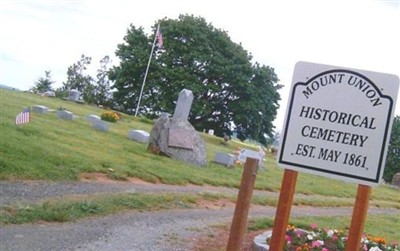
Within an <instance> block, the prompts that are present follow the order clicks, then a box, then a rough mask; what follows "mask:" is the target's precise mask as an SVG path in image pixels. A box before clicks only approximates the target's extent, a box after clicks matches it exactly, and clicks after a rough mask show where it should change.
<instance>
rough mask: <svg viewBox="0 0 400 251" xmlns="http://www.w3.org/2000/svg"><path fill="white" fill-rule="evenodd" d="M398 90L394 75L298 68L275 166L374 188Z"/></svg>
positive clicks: (322, 67) (317, 66) (302, 65)
mask: <svg viewBox="0 0 400 251" xmlns="http://www.w3.org/2000/svg"><path fill="white" fill-rule="evenodd" d="M398 89H399V78H398V77H397V76H395V75H390V74H384V73H377V72H370V71H365V70H355V69H349V68H343V67H336V66H329V65H321V64H313V63H307V62H299V63H297V64H296V66H295V69H294V74H293V81H292V89H291V93H290V96H289V103H288V107H287V111H286V119H285V124H284V128H283V134H282V135H283V137H282V143H281V149H280V152H279V157H278V163H279V164H280V165H282V167H284V168H288V169H292V170H296V171H303V172H308V173H314V174H318V175H322V176H326V177H331V178H336V179H340V180H345V181H351V182H355V183H358V184H364V185H368V186H376V185H378V184H379V182H380V181H381V178H382V173H383V170H384V167H385V159H386V151H387V145H388V142H389V139H390V132H391V127H392V121H393V116H394V108H395V105H396V99H397V94H398Z"/></svg>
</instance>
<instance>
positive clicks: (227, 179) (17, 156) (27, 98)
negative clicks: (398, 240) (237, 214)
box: [0, 89, 400, 228]
mask: <svg viewBox="0 0 400 251" xmlns="http://www.w3.org/2000/svg"><path fill="white" fill-rule="evenodd" d="M33 105H44V106H47V107H48V108H49V109H51V110H53V111H50V112H49V113H48V114H36V113H33V114H32V121H31V122H30V123H29V124H25V125H22V126H16V125H15V116H16V115H17V114H18V113H19V112H21V111H22V110H23V108H24V107H27V106H31V107H32V106H33ZM60 107H62V108H65V109H67V110H68V111H71V112H73V113H74V115H77V116H78V117H77V118H76V119H74V120H72V121H67V120H61V119H59V118H57V116H56V114H55V111H54V110H57V109H58V108H60ZM103 112H104V110H103V109H100V108H98V107H95V106H89V105H82V104H77V103H74V102H70V101H65V100H62V99H57V98H49V97H41V96H38V95H36V94H30V93H22V92H13V91H8V90H4V89H0V138H1V141H0V154H1V158H0V179H1V180H51V181H66V180H77V179H78V177H79V175H80V174H82V173H88V172H89V173H90V172H101V173H105V174H107V175H108V176H109V177H110V178H112V179H117V180H122V181H123V180H126V179H128V178H129V177H137V178H140V179H143V180H145V181H148V182H153V183H158V182H160V183H165V184H176V185H185V184H196V185H205V184H209V185H214V186H225V187H239V185H240V179H241V175H242V166H235V167H234V168H229V169H228V168H225V167H222V166H220V165H217V164H215V163H213V162H212V160H213V159H214V155H215V152H217V151H218V152H227V153H233V152H234V150H235V148H237V147H241V148H253V149H256V148H254V146H250V145H245V144H242V143H241V142H235V141H229V144H228V145H227V146H225V145H223V144H221V143H222V142H223V140H222V139H221V138H219V137H216V136H211V135H208V134H205V133H201V136H202V137H203V138H204V140H205V142H206V148H207V159H208V164H207V166H205V167H198V166H194V165H190V164H188V163H184V162H182V161H176V160H173V159H170V158H166V157H163V156H158V155H153V154H151V153H149V152H147V149H146V147H147V146H146V145H145V144H142V143H138V142H135V141H132V140H129V139H128V137H127V134H128V131H129V130H131V129H140V130H145V131H147V132H150V130H151V128H152V121H149V120H146V119H143V118H139V117H133V116H129V115H125V114H123V116H122V119H121V120H120V121H118V122H117V123H112V124H110V130H109V132H107V133H105V132H100V131H97V130H94V129H93V128H92V127H91V124H90V123H89V122H88V121H87V119H86V117H87V116H88V115H89V114H95V115H101V113H103ZM264 166H266V168H267V170H266V171H260V172H259V173H258V174H257V180H256V185H255V187H256V189H260V190H267V191H275V192H276V191H279V190H280V186H281V181H282V174H283V170H282V169H281V168H279V167H277V166H276V161H275V158H274V156H272V155H270V154H268V155H267V156H266V161H265V163H264ZM110 170H113V171H110ZM356 188H357V186H356V185H355V184H348V183H344V182H340V181H336V180H331V179H327V178H323V177H317V176H314V175H308V174H303V173H301V174H299V177H298V181H297V185H296V193H297V194H298V195H302V194H303V195H310V196H298V197H296V196H295V202H294V204H296V205H310V206H352V205H353V203H354V198H355V195H356V190H357V189H356ZM143 196H144V197H146V196H147V197H148V198H150V197H152V196H153V195H143ZM134 197H137V196H136V195H135V196H134ZM178 197H179V196H178ZM178 197H177V198H176V199H175V200H174V201H183V199H181V198H178ZM161 198H162V196H161ZM96 199H99V200H103V201H101V203H98V202H95V201H89V202H88V200H87V199H81V200H80V201H79V200H78V201H76V200H72V201H70V202H66V203H67V204H68V205H69V206H68V205H65V204H63V203H62V202H61V201H58V202H57V201H53V202H47V203H43V204H41V205H30V206H22V207H18V206H14V207H9V208H8V209H7V214H8V217H10V215H11V216H12V215H14V216H16V215H18V214H17V213H16V212H20V213H21V212H22V213H27V212H28V214H29V212H33V211H35V210H39V211H40V210H42V211H43V212H45V211H49V210H50V211H53V212H57V211H60V212H61V213H60V215H61V216H59V217H58V216H57V217H55V218H60V219H61V220H62V219H71V218H73V217H71V216H63V215H65V213H63V211H64V210H61V209H60V208H66V209H67V211H70V212H71V214H72V215H73V214H78V213H74V211H73V209H76V208H78V209H79V208H80V210H81V211H83V212H86V213H87V212H89V214H91V215H93V214H97V213H98V214H107V213H112V212H115V210H123V207H120V206H117V207H116V208H115V209H109V210H108V209H107V210H106V209H99V208H100V204H108V203H110V204H112V203H114V201H113V200H114V198H113V196H111V197H108V199H106V198H101V199H100V198H96ZM130 199H131V198H130V197H128V199H127V200H130ZM230 199H231V200H235V198H230ZM104 200H109V202H105V201H104ZM123 200H125V199H123ZM153 200H154V201H155V202H157V203H159V204H163V203H164V202H163V201H168V199H160V198H159V197H157V196H156V197H154V198H153ZM195 200H196V199H194V201H195ZM253 202H254V203H257V204H261V205H272V206H274V205H276V203H277V197H275V196H273V197H270V198H263V197H260V196H254V198H253ZM87 203H89V204H87ZM157 203H156V204H157ZM174 203H175V202H174ZM117 204H118V203H117ZM122 204H124V203H122ZM139 204H140V203H139ZM150 204H151V203H150ZM167 204H168V203H167ZM172 204H173V203H172ZM189 204H190V203H189ZM52 205H54V206H52ZM71 205H73V206H71ZM94 205H95V206H94ZM370 205H371V206H377V207H395V208H400V196H399V193H398V190H394V189H391V188H390V187H388V186H385V185H381V186H379V187H377V188H374V189H373V192H372V196H371V202H370ZM24 207H26V208H25V209H24ZM92 207H94V209H93V208H92ZM127 208H131V207H127ZM149 208H157V206H149ZM19 210H22V211H19ZM23 210H25V211H23ZM3 212H5V211H3ZM38 214H39V215H40V213H38ZM54 214H56V213H54ZM83 215H87V214H83ZM3 216H4V215H3ZM46 217H47V216H46ZM46 217H42V218H41V219H42V220H43V219H46ZM22 218H24V217H22V216H21V219H22ZM33 218H35V217H33ZM77 218H79V217H77ZM388 219H389V221H390V220H391V216H388ZM2 221H3V222H7V221H9V222H19V220H18V219H17V220H16V219H10V218H8V220H2ZM28 221H29V220H28ZM367 225H368V222H367ZM398 225H399V224H397V226H398ZM397 228H398V227H397Z"/></svg>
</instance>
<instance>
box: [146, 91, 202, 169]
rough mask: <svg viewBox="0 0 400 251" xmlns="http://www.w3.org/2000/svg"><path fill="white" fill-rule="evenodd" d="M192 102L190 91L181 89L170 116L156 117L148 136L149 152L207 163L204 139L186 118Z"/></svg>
mask: <svg viewBox="0 0 400 251" xmlns="http://www.w3.org/2000/svg"><path fill="white" fill-rule="evenodd" d="M192 102H193V93H192V91H190V90H186V89H183V90H182V91H181V92H180V93H179V97H178V101H177V103H176V107H175V112H174V114H173V116H172V118H170V117H169V116H161V117H160V118H159V119H157V121H156V122H155V123H154V126H153V128H152V130H151V132H150V136H149V144H148V150H149V151H150V152H152V153H154V154H160V155H166V156H169V157H171V158H173V159H179V160H183V161H186V162H189V163H192V164H195V165H200V166H204V165H206V164H207V155H206V148H205V143H204V140H203V138H202V137H201V136H200V134H199V133H198V132H197V131H196V130H195V129H194V127H193V126H192V125H191V124H190V123H189V121H188V120H187V119H188V117H189V113H190V108H191V106H192Z"/></svg>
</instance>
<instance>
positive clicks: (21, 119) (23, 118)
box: [15, 107, 31, 125]
mask: <svg viewBox="0 0 400 251" xmlns="http://www.w3.org/2000/svg"><path fill="white" fill-rule="evenodd" d="M30 121H31V108H30V107H28V108H25V109H24V110H23V111H22V112H20V113H19V114H18V115H17V117H15V124H16V125H22V124H25V123H29V122H30Z"/></svg>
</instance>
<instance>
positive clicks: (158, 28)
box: [135, 24, 160, 117]
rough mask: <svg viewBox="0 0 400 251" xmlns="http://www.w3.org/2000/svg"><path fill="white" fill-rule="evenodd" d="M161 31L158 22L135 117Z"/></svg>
mask: <svg viewBox="0 0 400 251" xmlns="http://www.w3.org/2000/svg"><path fill="white" fill-rule="evenodd" d="M159 31H160V24H158V26H157V30H156V33H155V34H154V41H153V46H152V47H151V52H150V55H149V61H148V62H147V68H146V72H145V74H144V79H143V83H142V89H141V90H140V95H139V101H138V103H137V106H136V110H135V117H136V116H137V114H138V111H139V106H140V101H141V99H142V94H143V89H144V84H145V83H146V78H147V73H148V72H149V67H150V62H151V58H152V57H153V51H154V47H155V45H156V40H157V33H158V32H159Z"/></svg>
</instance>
